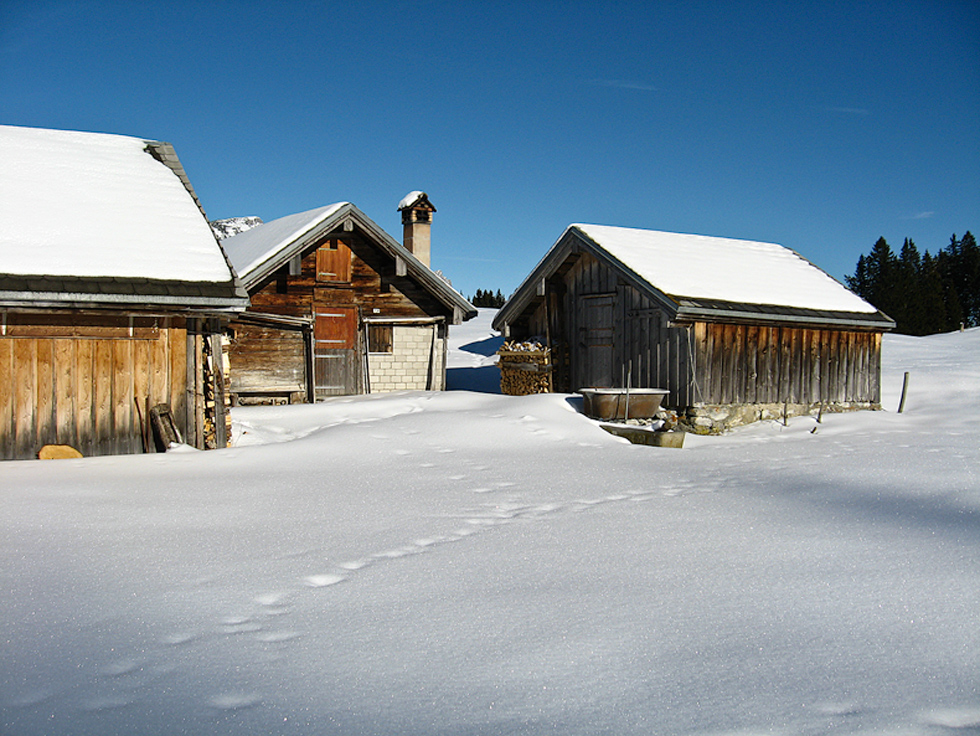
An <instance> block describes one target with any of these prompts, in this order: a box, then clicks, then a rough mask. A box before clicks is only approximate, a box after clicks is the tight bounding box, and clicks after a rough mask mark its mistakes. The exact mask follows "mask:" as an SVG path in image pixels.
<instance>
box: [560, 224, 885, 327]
mask: <svg viewBox="0 0 980 736" xmlns="http://www.w3.org/2000/svg"><path fill="white" fill-rule="evenodd" d="M572 228H575V229H577V230H578V231H579V232H581V233H582V234H583V235H585V236H586V237H588V238H589V239H590V240H591V241H592V242H594V243H595V244H596V245H597V246H598V247H600V248H602V249H603V250H604V251H606V252H607V253H609V254H610V255H611V256H613V257H614V258H616V259H617V260H618V261H620V262H621V263H622V264H623V265H624V266H626V267H628V268H629V269H630V270H632V271H633V272H634V273H636V275H637V276H639V277H641V278H642V279H643V280H645V281H646V282H647V283H649V284H650V285H651V286H652V287H654V288H656V289H657V290H659V291H661V292H663V293H664V294H668V295H670V296H676V297H688V298H692V299H714V300H719V301H728V302H735V303H745V304H758V305H772V306H782V307H793V308H801V309H817V310H826V311H833V312H858V313H865V314H874V313H876V312H877V311H878V310H877V309H876V308H875V307H874V306H872V305H871V304H869V303H868V302H867V301H865V300H864V299H861V298H860V297H859V296H857V295H856V294H854V293H853V292H851V291H850V290H849V289H847V287H845V286H844V285H843V284H841V283H840V282H839V281H837V280H836V279H835V278H833V277H832V276H831V275H830V274H828V273H827V272H826V271H824V270H823V269H821V268H820V267H819V266H817V265H816V264H814V263H812V262H811V261H810V260H808V259H807V258H804V257H803V256H801V255H800V254H799V253H797V252H796V251H794V250H792V249H791V248H787V247H786V246H784V245H780V244H778V243H767V242H762V241H754V240H741V239H736V238H722V237H717V236H710V235H696V234H689V233H670V232H664V231H658V230H646V229H640V228H626V227H619V226H613V225H590V224H584V223H573V224H572V225H569V227H568V228H566V230H565V233H562V238H564V237H565V234H566V233H567V232H568V231H569V230H570V229H572ZM560 241H561V238H559V242H560ZM549 253H550V251H549Z"/></svg>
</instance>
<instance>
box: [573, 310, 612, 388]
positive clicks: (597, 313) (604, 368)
mask: <svg viewBox="0 0 980 736" xmlns="http://www.w3.org/2000/svg"><path fill="white" fill-rule="evenodd" d="M615 304H616V297H615V295H614V294H599V295H596V296H585V297H582V298H581V300H580V306H581V311H580V319H579V334H580V341H579V344H580V347H581V348H582V350H581V356H582V357H581V361H580V364H579V371H578V373H579V375H578V378H579V385H578V386H576V387H575V388H586V387H589V386H596V387H611V386H615V385H616V384H615V382H614V379H613V375H614V371H613V355H614V350H613V335H614V332H615V330H614V319H613V317H614V308H615Z"/></svg>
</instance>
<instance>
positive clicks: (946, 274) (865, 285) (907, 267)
mask: <svg viewBox="0 0 980 736" xmlns="http://www.w3.org/2000/svg"><path fill="white" fill-rule="evenodd" d="M844 281H845V282H846V283H847V286H848V288H849V289H851V291H853V292H854V293H856V294H857V295H858V296H860V297H862V298H863V299H865V300H867V301H869V302H870V303H871V304H873V305H874V306H875V307H877V308H878V309H880V310H881V311H882V312H884V313H885V314H887V315H888V316H889V317H891V318H892V319H893V320H895V323H896V328H895V331H896V332H900V333H903V334H906V335H932V334H934V333H937V332H950V331H952V330H958V329H960V328H961V327H976V326H978V325H980V248H978V247H977V241H976V238H974V236H973V234H972V233H970V231H967V232H966V233H965V234H964V235H963V237H962V238H957V237H956V235H953V236H952V237H951V238H950V242H949V245H947V246H946V247H945V248H942V249H941V250H940V251H939V252H938V253H936V254H935V255H933V254H931V253H930V252H929V251H925V252H924V253H920V252H919V249H918V248H917V247H916V245H915V243H914V242H912V240H910V239H909V238H906V239H905V242H904V243H903V244H902V249H901V250H900V251H899V252H898V254H896V253H895V252H894V251H893V250H892V249H891V246H890V245H889V244H888V242H887V241H886V240H885V239H884V238H878V242H876V243H875V244H874V247H873V248H872V249H871V252H870V253H868V254H867V255H862V256H861V257H860V258H858V262H857V268H856V270H855V271H854V274H853V275H852V276H847V277H845V279H844Z"/></svg>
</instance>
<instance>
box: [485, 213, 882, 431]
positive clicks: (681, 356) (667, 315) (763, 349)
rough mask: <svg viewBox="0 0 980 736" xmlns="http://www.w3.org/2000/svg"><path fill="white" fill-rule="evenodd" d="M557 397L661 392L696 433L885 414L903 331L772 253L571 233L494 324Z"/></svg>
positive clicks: (696, 239) (691, 239) (683, 239)
mask: <svg viewBox="0 0 980 736" xmlns="http://www.w3.org/2000/svg"><path fill="white" fill-rule="evenodd" d="M493 324H494V328H496V329H498V330H500V331H501V332H502V333H503V334H504V335H505V337H507V338H508V339H511V340H527V339H537V340H539V341H541V342H542V343H544V344H546V345H547V346H548V347H550V349H551V351H552V356H553V362H554V367H553V371H554V374H553V383H554V387H555V390H558V391H575V390H578V389H581V388H586V387H612V388H623V387H625V386H626V385H627V382H629V384H630V385H631V386H632V387H637V388H639V387H644V388H664V389H667V390H668V391H669V392H670V393H669V396H668V398H667V400H666V401H665V404H666V405H667V406H670V407H672V408H674V409H675V410H677V411H678V413H679V414H680V415H681V418H682V421H684V422H685V423H686V424H687V426H688V428H689V429H693V430H695V431H699V432H705V433H707V432H715V431H722V430H724V429H725V428H728V427H731V426H735V425H738V424H742V423H746V422H751V421H756V420H758V419H760V418H767V417H777V416H783V415H794V414H801V413H808V412H811V411H814V410H817V409H818V408H822V409H824V410H827V411H834V410H836V411H842V410H848V409H863V408H869V409H870V408H880V386H879V378H880V349H881V335H882V333H883V332H885V331H887V330H890V329H892V328H893V327H894V322H893V321H892V320H891V319H889V318H888V317H887V316H885V315H884V314H882V313H881V312H879V311H878V310H876V309H875V308H874V307H873V306H871V305H870V304H868V303H867V302H865V301H863V300H862V299H860V298H859V297H857V296H856V295H854V294H853V293H851V292H850V291H848V290H847V289H845V288H844V286H842V285H841V284H840V283H838V282H837V281H835V280H834V279H833V278H831V277H830V276H829V275H827V274H826V273H825V272H823V271H822V270H820V269H819V268H817V267H816V266H814V265H813V264H812V263H810V262H809V261H807V260H806V259H804V258H802V257H801V256H799V255H798V254H796V253H795V252H793V251H791V250H789V249H788V248H784V247H783V246H780V245H775V244H772V243H754V242H749V241H743V240H731V239H727V238H712V237H705V236H698V235H682V234H677V233H662V232H656V231H650V230H636V229H630V228H619V227H608V226H598V225H571V226H570V227H568V228H567V229H566V230H565V232H564V233H563V234H562V236H561V238H559V240H558V242H557V243H555V245H554V246H553V247H552V248H551V250H550V251H548V253H547V254H546V255H545V257H544V258H543V259H542V260H541V262H540V263H539V264H538V265H537V266H536V267H535V269H534V270H533V271H532V272H531V273H530V275H529V276H528V277H527V278H526V279H525V280H524V282H523V283H522V284H521V286H520V287H519V288H518V289H517V291H516V292H515V293H514V295H513V296H511V298H510V299H509V300H508V301H507V302H506V303H505V304H504V306H503V307H502V308H501V310H500V311H499V313H498V314H497V316H496V318H495V320H494V323H493Z"/></svg>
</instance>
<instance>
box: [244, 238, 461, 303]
mask: <svg viewBox="0 0 980 736" xmlns="http://www.w3.org/2000/svg"><path fill="white" fill-rule="evenodd" d="M330 241H339V242H340V243H341V244H342V245H344V246H346V247H347V248H349V250H350V252H351V265H350V282H349V283H339V282H324V281H317V250H318V248H319V247H324V248H327V246H328V244H329V242H330ZM332 250H334V252H337V249H332ZM250 296H251V299H252V306H251V311H253V312H266V313H270V314H284V315H290V316H294V317H307V318H308V317H311V316H312V315H313V312H314V306H327V307H360V308H361V311H362V312H363V313H364V314H365V315H372V314H380V315H383V316H385V317H439V316H441V317H448V318H449V319H450V320H451V319H452V312H451V310H447V308H446V307H445V306H443V305H442V304H440V303H439V302H438V301H437V300H435V299H434V298H433V297H432V296H431V295H429V294H428V292H426V291H425V290H424V289H421V288H420V287H419V286H418V285H417V284H415V283H414V282H413V281H412V280H411V279H409V278H407V277H403V276H396V274H395V264H394V261H392V260H391V259H389V258H388V257H387V256H386V255H385V254H384V253H382V252H380V250H379V246H376V245H373V244H372V242H371V241H370V240H369V239H367V238H365V237H363V236H362V235H360V234H359V233H357V232H351V233H344V234H342V235H339V236H338V235H337V234H331V236H330V237H325V238H324V239H323V242H322V243H321V244H319V245H318V246H317V247H316V248H313V249H311V250H309V251H307V253H306V255H305V256H304V257H303V259H302V262H301V268H300V273H299V274H296V275H289V273H288V266H283V267H282V268H281V269H280V270H279V271H277V272H276V273H274V274H272V275H271V276H269V277H268V278H267V279H266V280H265V281H264V282H262V283H261V284H259V285H258V286H256V287H255V288H253V289H252V290H251V294H250ZM375 309H377V310H378V312H377V313H375V312H374V310H375Z"/></svg>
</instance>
